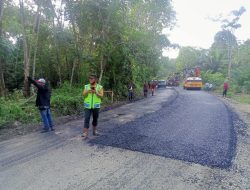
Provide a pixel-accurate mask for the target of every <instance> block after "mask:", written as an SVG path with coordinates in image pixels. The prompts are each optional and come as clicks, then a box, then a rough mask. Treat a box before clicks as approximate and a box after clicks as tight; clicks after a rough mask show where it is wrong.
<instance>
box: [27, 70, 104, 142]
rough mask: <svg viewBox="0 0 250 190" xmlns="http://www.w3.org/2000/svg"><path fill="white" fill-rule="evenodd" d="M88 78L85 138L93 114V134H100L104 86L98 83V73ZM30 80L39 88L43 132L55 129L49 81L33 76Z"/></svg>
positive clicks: (38, 105)
mask: <svg viewBox="0 0 250 190" xmlns="http://www.w3.org/2000/svg"><path fill="white" fill-rule="evenodd" d="M88 79H89V83H88V84H87V85H85V86H84V90H83V96H84V113H85V117H84V128H83V133H82V137H83V138H84V139H87V138H88V133H89V123H90V118H91V116H92V117H93V121H92V127H93V135H94V136H98V135H99V134H98V132H97V124H98V117H99V110H100V107H101V98H102V97H103V87H102V86H101V85H100V84H98V83H97V77H96V75H94V74H91V75H90V76H89V78H88ZM28 81H29V82H30V83H31V84H33V85H34V86H35V87H36V88H37V97H36V106H37V107H38V109H39V111H40V115H41V118H42V121H43V125H44V126H43V130H42V133H46V132H49V131H54V130H55V129H54V123H53V119H52V115H51V110H50V97H51V90H50V88H49V86H48V81H46V80H45V79H43V78H40V79H39V80H34V79H32V78H31V77H28Z"/></svg>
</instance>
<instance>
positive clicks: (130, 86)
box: [128, 82, 134, 101]
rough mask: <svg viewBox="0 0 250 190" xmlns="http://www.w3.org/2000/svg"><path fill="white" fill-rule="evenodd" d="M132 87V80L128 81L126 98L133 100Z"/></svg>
mask: <svg viewBox="0 0 250 190" xmlns="http://www.w3.org/2000/svg"><path fill="white" fill-rule="evenodd" d="M133 88H134V84H133V83H132V82H130V83H129V84H128V100H129V101H132V100H133V90H134V89H133Z"/></svg>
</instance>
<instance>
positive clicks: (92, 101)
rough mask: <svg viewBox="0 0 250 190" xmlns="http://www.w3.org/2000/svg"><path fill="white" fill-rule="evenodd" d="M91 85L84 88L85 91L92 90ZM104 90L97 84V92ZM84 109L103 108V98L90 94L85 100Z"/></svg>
mask: <svg viewBox="0 0 250 190" xmlns="http://www.w3.org/2000/svg"><path fill="white" fill-rule="evenodd" d="M90 88H91V85H90V84H87V85H85V87H84V90H90ZM101 89H102V86H101V85H99V84H96V90H97V91H99V90H101ZM84 107H85V108H87V109H93V108H100V107H101V98H100V97H98V96H97V95H96V94H94V93H88V95H87V96H86V97H85V98H84Z"/></svg>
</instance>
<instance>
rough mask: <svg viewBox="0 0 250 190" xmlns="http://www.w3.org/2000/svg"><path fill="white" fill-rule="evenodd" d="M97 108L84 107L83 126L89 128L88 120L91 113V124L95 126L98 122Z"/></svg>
mask: <svg viewBox="0 0 250 190" xmlns="http://www.w3.org/2000/svg"><path fill="white" fill-rule="evenodd" d="M99 110H100V108H95V109H85V110H84V117H85V119H84V128H87V129H88V128H89V121H90V117H91V115H93V121H92V125H93V126H94V127H96V126H97V124H98V117H99Z"/></svg>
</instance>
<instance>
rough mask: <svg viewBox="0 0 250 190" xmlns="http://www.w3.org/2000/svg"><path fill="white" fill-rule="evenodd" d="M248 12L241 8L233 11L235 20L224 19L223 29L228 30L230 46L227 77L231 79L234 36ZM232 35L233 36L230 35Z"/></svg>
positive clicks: (228, 43)
mask: <svg viewBox="0 0 250 190" xmlns="http://www.w3.org/2000/svg"><path fill="white" fill-rule="evenodd" d="M245 11H246V9H245V8H244V7H241V8H240V9H239V10H233V11H232V12H231V15H233V18H232V19H231V20H229V19H224V20H222V25H221V27H222V29H224V30H227V31H228V32H227V34H228V35H227V38H226V39H227V45H228V48H227V50H228V53H227V57H228V73H227V76H228V78H229V79H230V78H231V68H232V51H233V46H234V38H232V37H233V36H234V35H233V34H234V31H235V30H236V29H238V28H240V27H241V25H240V24H239V23H238V22H239V19H240V17H241V15H242V14H243V13H244V12H245ZM230 33H231V34H232V35H230Z"/></svg>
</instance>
